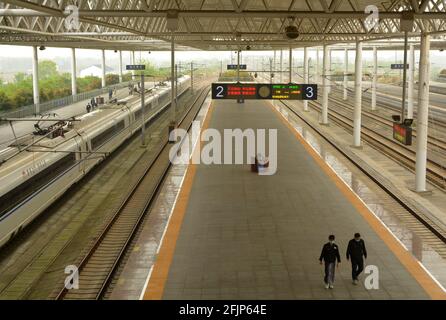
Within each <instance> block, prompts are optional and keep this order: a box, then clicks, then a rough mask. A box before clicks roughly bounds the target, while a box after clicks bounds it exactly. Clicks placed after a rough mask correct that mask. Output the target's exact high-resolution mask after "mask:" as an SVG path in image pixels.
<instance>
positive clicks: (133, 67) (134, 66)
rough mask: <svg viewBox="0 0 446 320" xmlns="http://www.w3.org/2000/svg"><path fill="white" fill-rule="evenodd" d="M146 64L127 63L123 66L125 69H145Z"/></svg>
mask: <svg viewBox="0 0 446 320" xmlns="http://www.w3.org/2000/svg"><path fill="white" fill-rule="evenodd" d="M145 69H146V66H145V65H144V64H128V65H126V66H125V70H145Z"/></svg>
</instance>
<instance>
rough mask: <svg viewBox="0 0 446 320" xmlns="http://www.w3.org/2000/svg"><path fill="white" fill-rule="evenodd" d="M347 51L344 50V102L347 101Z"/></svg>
mask: <svg viewBox="0 0 446 320" xmlns="http://www.w3.org/2000/svg"><path fill="white" fill-rule="evenodd" d="M347 89H348V49H347V48H345V49H344V100H347V99H348V90H347Z"/></svg>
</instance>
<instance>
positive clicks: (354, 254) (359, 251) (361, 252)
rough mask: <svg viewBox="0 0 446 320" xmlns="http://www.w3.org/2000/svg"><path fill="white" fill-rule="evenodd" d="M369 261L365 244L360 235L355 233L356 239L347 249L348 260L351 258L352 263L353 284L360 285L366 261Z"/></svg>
mask: <svg viewBox="0 0 446 320" xmlns="http://www.w3.org/2000/svg"><path fill="white" fill-rule="evenodd" d="M363 257H364V258H365V259H367V250H366V248H365V242H364V240H362V239H361V235H360V234H359V233H355V237H354V239H351V240H350V241H349V243H348V247H347V260H349V259H350V258H351V262H352V280H353V284H354V285H357V284H358V276H359V275H360V274H361V272H362V270H364V259H363Z"/></svg>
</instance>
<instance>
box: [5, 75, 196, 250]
mask: <svg viewBox="0 0 446 320" xmlns="http://www.w3.org/2000/svg"><path fill="white" fill-rule="evenodd" d="M189 88H190V77H189V76H183V77H181V78H179V79H178V96H180V95H181V94H183V93H185V92H186V91H187V90H188V89H189ZM170 92H171V89H170V86H165V87H157V88H156V89H153V91H152V94H151V95H150V96H149V97H147V95H146V99H145V105H146V107H145V109H146V116H145V125H146V127H147V126H148V125H149V124H150V123H151V122H152V121H154V120H155V119H156V118H157V117H158V116H160V115H161V114H162V113H163V112H164V111H166V110H168V107H169V106H170V98H171V93H170ZM121 101H122V100H121ZM77 119H78V120H80V121H73V122H71V123H67V125H65V126H64V127H63V128H62V129H63V133H62V134H60V133H59V134H56V135H54V136H55V137H54V138H51V137H49V136H48V137H42V136H33V137H28V138H27V139H28V140H29V141H27V142H23V143H24V144H28V143H29V142H30V141H33V140H34V141H37V140H39V139H40V140H39V141H38V142H36V143H34V144H33V145H32V147H30V148H28V149H27V150H26V151H22V152H20V153H18V154H17V151H18V148H17V147H13V146H11V147H8V148H6V149H3V150H1V151H0V246H2V245H3V244H5V243H6V242H7V241H9V240H10V239H12V238H13V237H14V236H15V235H16V234H17V233H18V232H19V231H20V230H21V229H22V228H23V227H24V226H25V225H27V224H29V223H30V222H31V221H32V220H33V219H34V218H36V217H37V216H38V215H39V214H40V213H41V212H42V211H44V210H45V209H46V208H48V206H50V205H51V204H52V203H53V202H54V201H55V200H56V199H58V198H59V197H60V196H61V195H62V194H63V193H64V192H65V191H66V190H67V189H68V188H69V187H70V186H72V185H73V184H74V183H75V182H77V181H79V180H80V179H81V178H82V177H83V176H85V174H87V172H89V171H90V170H91V169H92V168H93V167H94V166H95V165H97V164H98V163H99V162H101V161H102V160H104V158H105V153H110V152H112V151H114V150H115V149H116V148H118V147H119V146H120V145H121V144H122V143H123V142H124V141H125V140H127V139H128V138H130V137H131V136H132V135H133V134H134V133H135V132H136V131H137V130H138V129H140V128H141V125H142V110H141V101H140V99H134V98H131V97H129V98H127V103H126V104H125V105H124V104H110V105H106V106H105V107H103V108H100V109H97V110H95V111H93V112H91V113H87V114H85V115H83V116H80V117H78V118H77ZM62 129H61V130H62ZM6 159H7V160H6Z"/></svg>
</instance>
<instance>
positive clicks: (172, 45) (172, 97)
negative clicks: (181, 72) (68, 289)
mask: <svg viewBox="0 0 446 320" xmlns="http://www.w3.org/2000/svg"><path fill="white" fill-rule="evenodd" d="M171 37H172V38H171V39H170V41H171V42H170V77H171V79H170V89H171V90H170V105H171V107H172V108H171V109H172V120H171V123H175V125H176V123H177V119H176V104H175V102H176V101H175V38H174V35H173V32H172V34H171Z"/></svg>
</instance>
